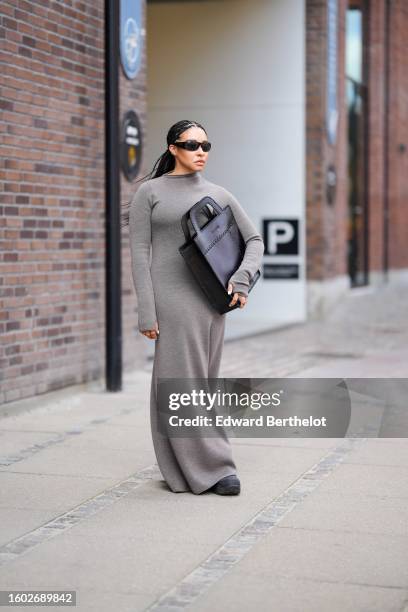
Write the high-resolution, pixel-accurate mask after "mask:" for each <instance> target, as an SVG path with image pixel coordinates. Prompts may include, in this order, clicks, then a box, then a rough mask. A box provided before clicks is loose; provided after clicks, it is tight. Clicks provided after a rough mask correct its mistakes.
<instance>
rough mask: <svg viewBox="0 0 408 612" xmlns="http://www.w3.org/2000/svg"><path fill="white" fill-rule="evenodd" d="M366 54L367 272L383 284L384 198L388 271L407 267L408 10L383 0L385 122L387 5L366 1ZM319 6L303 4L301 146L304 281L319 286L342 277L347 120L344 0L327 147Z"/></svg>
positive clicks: (315, 0)
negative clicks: (333, 192)
mask: <svg viewBox="0 0 408 612" xmlns="http://www.w3.org/2000/svg"><path fill="white" fill-rule="evenodd" d="M368 4H369V20H368V40H369V46H368V49H367V60H368V87H369V99H368V129H369V137H368V156H367V163H368V234H369V235H368V268H369V271H371V272H378V273H379V275H380V277H381V278H382V271H383V262H384V205H385V199H386V197H388V201H389V208H390V215H389V238H388V244H389V247H388V248H389V268H390V269H400V268H407V267H408V248H407V246H406V227H407V225H408V209H407V207H406V202H407V201H408V199H407V191H408V186H407V185H408V181H407V180H406V177H407V175H408V167H407V164H408V162H407V159H408V153H407V152H406V151H405V150H403V149H404V147H403V146H401V145H404V144H405V147H406V146H407V144H408V143H407V141H408V134H407V115H408V104H407V97H408V70H407V59H406V58H407V54H406V50H405V47H406V40H407V36H408V18H407V15H408V4H407V3H406V2H404V0H391V1H390V7H391V11H390V15H391V21H390V58H389V64H390V75H389V89H388V91H389V114H388V117H386V116H385V87H386V83H385V78H386V77H385V7H386V0H370V2H369V3H368ZM326 5H327V3H326V0H307V2H306V56H307V62H306V95H307V108H306V124H307V134H306V147H307V167H306V182H307V193H306V202H307V211H306V229H307V278H308V280H309V281H312V280H316V281H323V280H327V279H333V278H335V277H336V276H340V275H345V274H347V273H348V271H347V225H348V202H347V197H348V196H347V193H348V179H347V129H348V125H347V115H346V112H345V111H346V106H345V79H344V73H345V62H344V59H345V12H346V8H347V5H348V3H347V1H346V0H339V2H338V11H339V31H338V49H339V54H338V69H339V71H338V104H339V111H340V115H339V125H338V136H337V143H336V145H335V146H334V147H332V146H330V145H329V144H328V142H327V137H326V131H325V112H326V106H325V104H326V103H325V95H326V67H327V61H326V56H327V53H326V42H327V37H326V34H327V24H326V18H327V17H326ZM386 121H388V126H389V148H388V164H389V178H388V185H387V181H386V176H385V172H384V170H385V166H384V156H385V154H386V147H385V136H386V127H387V126H386ZM329 163H334V164H335V166H336V169H337V179H338V186H337V196H336V201H335V204H334V206H329V205H328V204H327V203H326V186H325V171H326V168H327V166H328V164H329Z"/></svg>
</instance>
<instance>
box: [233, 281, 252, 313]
mask: <svg viewBox="0 0 408 612" xmlns="http://www.w3.org/2000/svg"><path fill="white" fill-rule="evenodd" d="M233 288H234V287H233V285H232V283H228V293H231V292H232V290H233ZM238 299H239V301H240V305H239V307H240V308H244V306H245V304H246V303H247V301H248V298H247V297H246V296H245V295H243V294H242V293H234V297H233V298H232V301H231V302H230V303H229V304H228V305H229V306H235V304H236V303H237V301H238Z"/></svg>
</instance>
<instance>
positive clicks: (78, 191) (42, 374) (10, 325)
mask: <svg viewBox="0 0 408 612" xmlns="http://www.w3.org/2000/svg"><path fill="white" fill-rule="evenodd" d="M102 9H103V3H101V2H99V1H98V0H90V1H88V2H83V3H79V2H76V3H75V8H73V7H70V6H68V4H67V3H63V2H52V1H48V0H36V1H34V2H32V1H28V0H18V1H16V0H13V1H9V0H3V2H2V5H1V24H0V44H1V62H2V75H1V77H0V78H1V102H0V105H1V109H0V112H1V115H0V131H1V160H0V168H1V190H0V191H1V193H0V198H1V202H0V224H1V226H0V232H1V233H0V238H1V251H0V260H1V271H2V272H1V279H0V282H1V287H0V289H1V313H0V316H1V323H0V332H1V348H0V360H1V393H0V401H10V400H14V399H18V398H22V397H27V396H30V395H34V394H38V393H42V392H45V391H47V390H50V389H55V388H58V387H62V386H66V385H68V384H73V383H77V382H81V381H84V380H88V379H91V378H93V377H96V376H98V375H99V374H100V372H101V368H102V367H103V363H104V335H103V330H104V225H103V224H104V211H103V208H104V201H103V197H104V183H103V175H104V136H103V112H104V91H103V11H102Z"/></svg>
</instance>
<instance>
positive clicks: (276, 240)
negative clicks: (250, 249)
mask: <svg viewBox="0 0 408 612" xmlns="http://www.w3.org/2000/svg"><path fill="white" fill-rule="evenodd" d="M264 242H265V245H266V249H265V253H266V254H268V255H298V254H299V252H298V219H264Z"/></svg>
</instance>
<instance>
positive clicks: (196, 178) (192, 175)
mask: <svg viewBox="0 0 408 612" xmlns="http://www.w3.org/2000/svg"><path fill="white" fill-rule="evenodd" d="M162 176H164V177H165V178H166V179H180V180H185V181H192V182H194V183H197V182H200V181H202V176H201V171H200V170H195V171H194V172H187V173H186V174H167V173H166V174H162Z"/></svg>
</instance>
